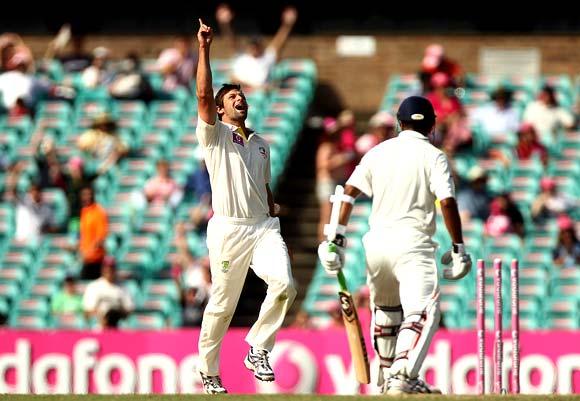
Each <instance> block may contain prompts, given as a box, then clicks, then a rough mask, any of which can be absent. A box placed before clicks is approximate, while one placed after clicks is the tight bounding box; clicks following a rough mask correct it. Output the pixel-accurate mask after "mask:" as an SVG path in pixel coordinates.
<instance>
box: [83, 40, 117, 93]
mask: <svg viewBox="0 0 580 401" xmlns="http://www.w3.org/2000/svg"><path fill="white" fill-rule="evenodd" d="M110 54H111V51H110V50H109V49H107V48H106V47H102V46H99V47H96V48H95V49H94V50H93V60H92V62H91V65H90V66H89V67H87V68H85V70H84V71H83V73H82V75H81V81H82V83H83V85H84V87H85V88H91V89H94V88H97V87H99V86H106V85H109V84H110V83H111V82H112V81H113V78H114V76H115V74H114V72H113V71H112V69H111V68H110V65H109V57H110Z"/></svg>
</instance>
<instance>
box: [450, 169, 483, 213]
mask: <svg viewBox="0 0 580 401" xmlns="http://www.w3.org/2000/svg"><path fill="white" fill-rule="evenodd" d="M487 178H488V177H487V173H486V172H485V170H484V169H482V168H481V167H479V166H473V167H472V168H471V169H469V171H468V173H467V179H468V180H469V184H468V186H467V187H466V188H462V189H461V190H460V191H459V193H458V194H457V205H458V206H459V214H460V216H461V221H463V222H468V221H469V220H471V219H477V220H480V221H485V220H486V219H487V217H488V216H489V204H490V202H491V196H490V195H489V192H488V190H487Z"/></svg>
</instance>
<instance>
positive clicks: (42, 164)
mask: <svg viewBox="0 0 580 401" xmlns="http://www.w3.org/2000/svg"><path fill="white" fill-rule="evenodd" d="M54 142H55V141H54V138H53V137H52V136H50V135H43V134H42V132H39V133H38V134H35V135H34V136H33V138H32V149H35V150H36V153H35V155H34V160H35V162H36V167H37V168H38V173H39V185H40V187H41V188H60V189H62V190H65V185H66V184H65V181H64V173H63V171H62V168H61V165H60V161H59V160H58V155H57V153H56V146H55V143H54Z"/></svg>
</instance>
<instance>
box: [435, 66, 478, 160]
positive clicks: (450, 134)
mask: <svg viewBox="0 0 580 401" xmlns="http://www.w3.org/2000/svg"><path fill="white" fill-rule="evenodd" d="M450 85H451V81H450V78H449V77H448V76H447V75H446V74H444V73H443V72H437V73H435V74H433V76H432V77H431V86H432V88H433V89H432V91H431V92H429V93H428V94H427V95H426V98H427V99H429V101H430V102H431V104H433V108H434V109H435V115H436V116H437V121H436V126H435V134H434V135H435V141H434V142H435V144H436V145H438V146H441V147H442V148H443V150H444V151H445V152H446V153H447V154H448V155H453V154H454V153H455V151H456V150H457V149H458V148H459V147H462V146H465V145H467V144H469V143H471V131H470V130H469V126H468V124H467V119H466V118H465V111H464V109H463V106H462V105H461V103H460V102H459V99H457V97H455V95H454V94H453V92H452V91H451V87H450Z"/></svg>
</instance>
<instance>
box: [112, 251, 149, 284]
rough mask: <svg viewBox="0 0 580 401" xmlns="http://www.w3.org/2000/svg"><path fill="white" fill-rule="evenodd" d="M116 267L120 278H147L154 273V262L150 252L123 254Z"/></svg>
mask: <svg viewBox="0 0 580 401" xmlns="http://www.w3.org/2000/svg"><path fill="white" fill-rule="evenodd" d="M120 259H121V260H120V262H119V263H118V265H117V271H118V273H119V276H120V277H122V278H143V277H148V276H150V275H152V274H153V272H154V271H155V266H156V262H154V259H153V256H152V255H151V253H150V252H148V251H144V250H139V249H135V250H130V251H128V252H126V253H124V254H123V255H122V256H121V258H120Z"/></svg>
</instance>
